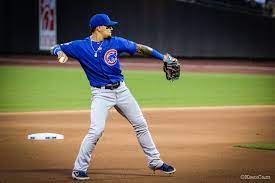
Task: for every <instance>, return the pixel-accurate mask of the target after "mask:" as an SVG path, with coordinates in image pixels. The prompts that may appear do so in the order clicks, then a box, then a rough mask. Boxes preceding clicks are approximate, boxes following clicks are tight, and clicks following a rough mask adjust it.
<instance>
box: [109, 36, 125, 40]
mask: <svg viewBox="0 0 275 183" xmlns="http://www.w3.org/2000/svg"><path fill="white" fill-rule="evenodd" d="M111 39H112V40H114V41H124V40H126V39H125V38H123V37H119V36H112V38H111Z"/></svg>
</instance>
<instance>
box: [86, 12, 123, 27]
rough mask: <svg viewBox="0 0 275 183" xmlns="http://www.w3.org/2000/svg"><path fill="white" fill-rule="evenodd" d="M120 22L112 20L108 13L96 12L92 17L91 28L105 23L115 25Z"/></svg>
mask: <svg viewBox="0 0 275 183" xmlns="http://www.w3.org/2000/svg"><path fill="white" fill-rule="evenodd" d="M117 23H118V22H114V21H112V20H110V18H109V17H108V15H106V14H96V15H94V16H92V17H91V18H90V28H91V29H93V28H96V27H97V26H101V25H105V26H114V25H116V24H117Z"/></svg>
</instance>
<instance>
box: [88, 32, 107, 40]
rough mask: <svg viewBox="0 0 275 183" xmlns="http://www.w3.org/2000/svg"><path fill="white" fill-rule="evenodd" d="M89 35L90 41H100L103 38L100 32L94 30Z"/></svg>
mask: <svg viewBox="0 0 275 183" xmlns="http://www.w3.org/2000/svg"><path fill="white" fill-rule="evenodd" d="M90 37H91V40H92V41H96V42H100V41H103V40H104V38H103V36H102V35H101V34H98V33H96V32H94V33H93V34H92V35H91V36H90Z"/></svg>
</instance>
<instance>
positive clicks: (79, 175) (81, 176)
mask: <svg viewBox="0 0 275 183" xmlns="http://www.w3.org/2000/svg"><path fill="white" fill-rule="evenodd" d="M72 178H73V179H75V180H89V179H90V177H89V176H88V175H87V173H86V172H84V171H77V170H74V171H73V172H72Z"/></svg>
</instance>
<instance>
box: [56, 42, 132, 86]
mask: <svg viewBox="0 0 275 183" xmlns="http://www.w3.org/2000/svg"><path fill="white" fill-rule="evenodd" d="M136 47H137V46H136V43H134V42H132V41H129V40H127V39H124V38H121V37H111V38H110V39H104V41H102V42H94V41H91V39H90V37H87V38H85V39H83V40H76V41H72V42H69V43H65V44H60V48H61V50H62V51H63V52H64V53H65V54H66V55H67V56H69V57H72V58H75V59H76V60H78V61H79V63H80V65H81V66H82V68H83V70H84V71H85V73H86V76H87V78H88V80H89V82H90V85H91V86H93V87H101V86H105V85H107V84H111V83H116V82H119V81H123V80H124V77H123V75H122V72H121V69H120V61H119V55H120V54H121V53H122V52H127V53H129V54H131V55H132V54H134V53H135V52H136V49H137V48H136ZM54 49H55V48H54Z"/></svg>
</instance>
